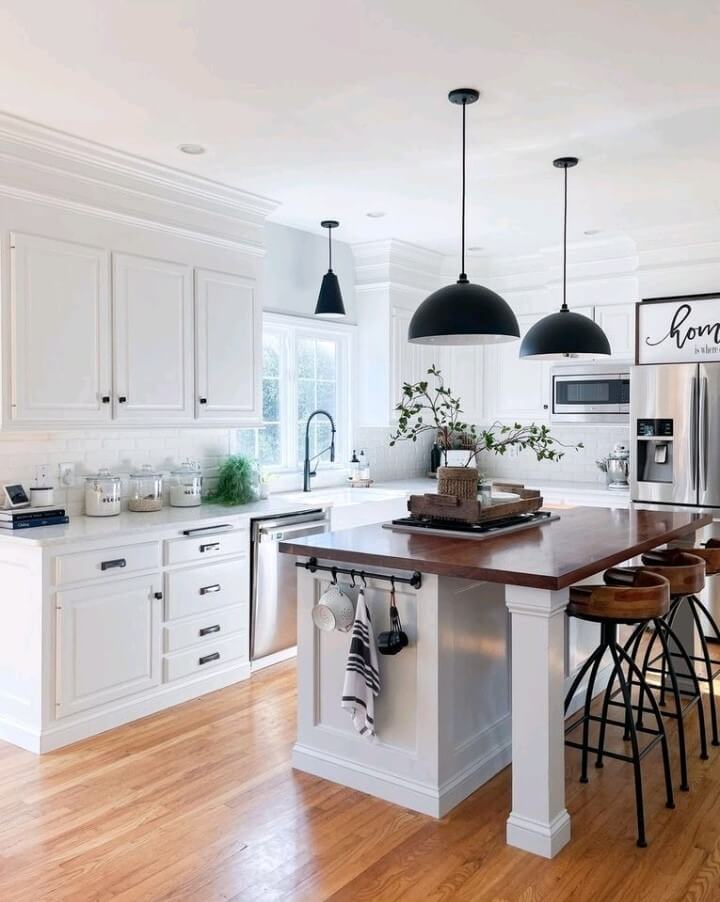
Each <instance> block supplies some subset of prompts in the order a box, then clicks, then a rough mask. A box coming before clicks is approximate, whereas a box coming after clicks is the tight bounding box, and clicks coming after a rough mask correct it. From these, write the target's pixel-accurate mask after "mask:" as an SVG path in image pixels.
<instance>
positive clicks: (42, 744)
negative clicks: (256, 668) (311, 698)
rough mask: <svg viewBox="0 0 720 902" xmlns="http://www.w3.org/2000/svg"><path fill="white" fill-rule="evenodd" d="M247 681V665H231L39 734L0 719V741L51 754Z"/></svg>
mask: <svg viewBox="0 0 720 902" xmlns="http://www.w3.org/2000/svg"><path fill="white" fill-rule="evenodd" d="M249 677H250V665H249V664H248V663H242V664H234V665H232V666H229V667H226V668H223V669H222V670H216V671H215V672H214V673H208V674H203V676H202V678H201V679H193V680H191V681H186V682H183V683H181V684H179V685H174V684H169V683H166V684H163V685H162V686H159V687H158V688H157V689H154V690H153V691H152V693H151V694H148V695H145V696H143V697H142V698H137V697H131V698H127V699H123V700H122V701H120V702H116V703H114V704H113V705H112V706H111V707H108V706H105V707H104V708H103V709H102V710H100V711H87V712H83V713H82V714H76V715H73V716H72V717H67V718H62V720H56V721H54V722H53V723H52V724H51V725H50V726H48V727H46V728H45V729H43V730H41V731H39V732H38V731H35V730H33V729H32V728H30V727H27V726H22V725H19V724H16V723H14V722H12V721H9V720H6V719H0V740H2V741H4V742H10V743H12V744H13V745H17V746H20V748H23V749H27V751H29V752H34V753H35V754H42V753H43V752H51V751H53V749H58V748H62V747H63V746H65V745H70V744H71V743H73V742H78V741H79V740H81V739H87V738H88V737H90V736H96V735H97V734H98V733H104V732H105V731H106V730H111V729H113V728H114V727H119V726H122V725H123V724H126V723H130V722H131V721H134V720H139V719H140V718H141V717H147V716H148V715H149V714H156V713H157V712H158V711H163V710H164V709H165V708H172V707H173V706H174V705H179V704H182V703H183V702H187V701H190V700H191V699H193V698H198V697H200V696H202V695H206V694H207V693H208V692H215V691H216V690H217V689H224V688H225V687H226V686H231V685H232V684H233V683H239V682H241V681H242V680H246V679H248V678H249Z"/></svg>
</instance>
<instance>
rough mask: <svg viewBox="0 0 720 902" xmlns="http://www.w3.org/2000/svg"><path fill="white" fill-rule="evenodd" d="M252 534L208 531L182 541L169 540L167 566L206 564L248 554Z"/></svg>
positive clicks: (167, 542) (241, 530)
mask: <svg viewBox="0 0 720 902" xmlns="http://www.w3.org/2000/svg"><path fill="white" fill-rule="evenodd" d="M249 550H250V532H249V530H247V529H229V530H225V531H223V530H219V531H218V532H213V531H211V530H208V531H207V532H204V533H199V534H197V535H194V536H184V537H183V538H182V539H167V540H166V542H165V563H166V564H187V563H190V562H191V561H201V562H203V563H204V562H205V561H207V560H210V559H212V558H214V557H222V556H223V555H227V554H248V552H249Z"/></svg>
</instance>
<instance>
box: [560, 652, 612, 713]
mask: <svg viewBox="0 0 720 902" xmlns="http://www.w3.org/2000/svg"><path fill="white" fill-rule="evenodd" d="M598 654H599V656H600V658H602V656H603V655H604V654H605V646H604V645H602V644H601V645H600V647H599V648H596V649H595V651H594V652H593V653H592V654H591V655H590V657H589V658H588V659H587V661H585V663H584V664H583V666H582V667H581V668H580V670H579V671H578V672H577V675H576V676H575V679H574V680H573V681H572V684H571V686H570V689H569V690H568V693H567V695H566V696H565V708H564V710H565V713H566V714H567V709H568V708H569V707H570V702H571V701H572V700H573V696H574V695H575V693H576V692H577V689H578V686H579V685H580V683H581V682H582V679H583V677H584V676H585V674H586V673H587V672H588V670H590V668H591V667H592V665H593V662H594V661H595V658H596V657H597V656H598Z"/></svg>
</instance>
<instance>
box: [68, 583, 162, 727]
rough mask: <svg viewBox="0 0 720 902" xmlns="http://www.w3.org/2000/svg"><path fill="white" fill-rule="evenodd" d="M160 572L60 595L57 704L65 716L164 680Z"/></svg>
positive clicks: (73, 590) (140, 690)
mask: <svg viewBox="0 0 720 902" xmlns="http://www.w3.org/2000/svg"><path fill="white" fill-rule="evenodd" d="M161 586H162V581H161V577H160V574H159V573H155V574H153V575H152V576H145V577H137V578H135V579H117V580H115V581H114V582H111V583H104V584H102V585H101V586H92V587H89V588H82V589H68V590H63V591H61V592H58V593H57V611H58V613H57V687H56V692H57V708H58V711H57V713H58V716H59V717H63V716H65V715H67V714H73V713H75V712H77V711H84V710H85V709H87V708H93V707H95V706H97V705H102V704H104V703H106V702H111V701H114V700H115V699H118V698H122V697H124V696H128V695H134V694H135V693H138V692H142V691H143V690H145V689H150V688H152V687H153V686H157V685H158V683H159V682H160V616H161V615H160V606H161V603H162V591H161Z"/></svg>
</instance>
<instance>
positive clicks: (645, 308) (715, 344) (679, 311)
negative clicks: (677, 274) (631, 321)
mask: <svg viewBox="0 0 720 902" xmlns="http://www.w3.org/2000/svg"><path fill="white" fill-rule="evenodd" d="M636 317H637V328H636V335H637V347H636V354H635V362H636V363H637V364H639V365H642V364H655V363H703V362H705V361H711V362H713V361H720V293H712V294H695V295H685V296H682V295H681V296H678V297H667V298H650V299H647V300H644V301H643V302H642V303H641V304H638V305H637V307H636Z"/></svg>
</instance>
